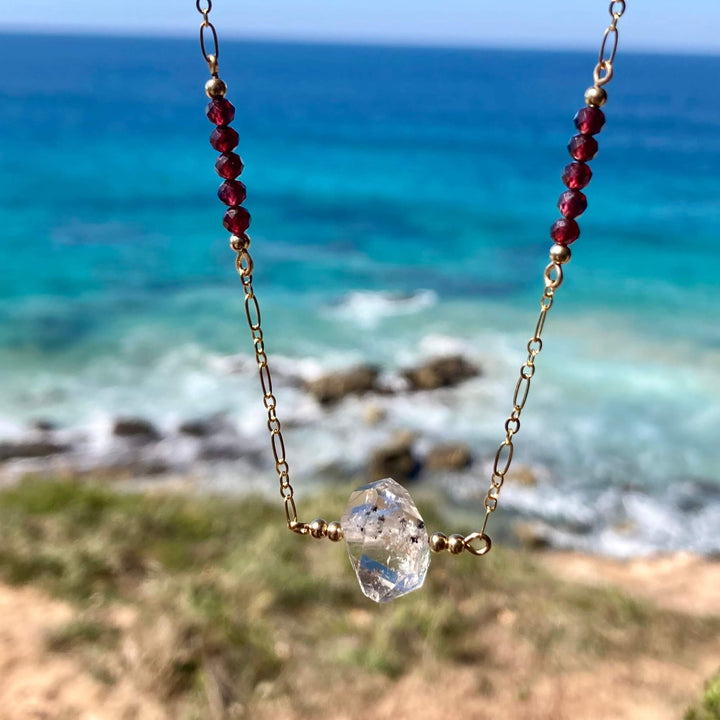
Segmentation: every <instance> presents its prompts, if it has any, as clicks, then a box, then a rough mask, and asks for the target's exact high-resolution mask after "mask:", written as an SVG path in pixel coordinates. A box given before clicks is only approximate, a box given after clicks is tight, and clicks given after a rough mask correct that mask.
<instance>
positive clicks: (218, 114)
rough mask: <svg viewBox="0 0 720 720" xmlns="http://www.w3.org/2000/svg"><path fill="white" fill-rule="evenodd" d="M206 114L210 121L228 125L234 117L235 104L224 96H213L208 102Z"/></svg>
mask: <svg viewBox="0 0 720 720" xmlns="http://www.w3.org/2000/svg"><path fill="white" fill-rule="evenodd" d="M207 116H208V120H209V121H210V122H211V123H215V124H216V125H229V124H230V123H231V122H232V121H233V118H234V117H235V106H234V105H233V104H232V103H231V102H230V101H229V100H226V99H225V98H213V99H212V100H211V101H210V102H209V103H208V106H207Z"/></svg>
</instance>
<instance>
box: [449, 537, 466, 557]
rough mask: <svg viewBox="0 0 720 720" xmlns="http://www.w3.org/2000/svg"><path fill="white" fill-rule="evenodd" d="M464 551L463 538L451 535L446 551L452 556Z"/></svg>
mask: <svg viewBox="0 0 720 720" xmlns="http://www.w3.org/2000/svg"><path fill="white" fill-rule="evenodd" d="M464 549H465V538H464V537H463V536H462V535H451V536H450V537H449V538H448V550H449V551H450V552H451V553H452V554H453V555H459V554H460V553H461V552H462V551H463V550H464Z"/></svg>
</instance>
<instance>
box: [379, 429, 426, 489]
mask: <svg viewBox="0 0 720 720" xmlns="http://www.w3.org/2000/svg"><path fill="white" fill-rule="evenodd" d="M413 440H414V438H413V436H412V434H411V433H400V434H398V435H397V436H396V437H395V438H393V440H391V441H390V442H389V443H387V444H386V445H382V446H380V447H378V448H375V450H374V451H373V454H372V456H371V457H370V464H369V467H368V475H369V478H370V480H371V481H374V480H382V479H383V478H388V477H389V478H392V479H393V480H397V481H398V482H400V483H402V482H404V481H407V480H412V479H413V478H414V477H415V476H416V475H417V474H418V472H419V470H420V463H419V462H418V461H417V458H416V457H415V455H414V454H413Z"/></svg>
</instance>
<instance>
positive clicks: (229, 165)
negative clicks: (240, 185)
mask: <svg viewBox="0 0 720 720" xmlns="http://www.w3.org/2000/svg"><path fill="white" fill-rule="evenodd" d="M244 167H245V166H244V165H243V161H242V160H241V159H240V156H239V155H236V154H235V153H233V152H229V153H223V154H222V155H221V156H220V157H219V158H218V159H217V160H216V161H215V170H216V172H217V174H218V175H219V176H220V177H223V178H225V179H226V180H234V179H235V178H236V177H237V176H238V175H239V174H240V173H241V172H242V171H243V168H244Z"/></svg>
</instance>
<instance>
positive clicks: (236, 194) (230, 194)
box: [218, 180, 247, 207]
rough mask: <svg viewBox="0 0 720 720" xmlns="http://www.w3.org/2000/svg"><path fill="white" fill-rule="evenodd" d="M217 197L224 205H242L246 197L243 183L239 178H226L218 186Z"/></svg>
mask: <svg viewBox="0 0 720 720" xmlns="http://www.w3.org/2000/svg"><path fill="white" fill-rule="evenodd" d="M218 197H219V198H220V201H221V202H223V203H225V205H230V206H231V207H232V206H233V205H242V204H243V203H244V202H245V198H246V197H247V192H246V190H245V185H243V184H242V183H241V182H240V181H239V180H226V181H225V182H224V183H223V184H222V185H221V186H220V187H219V188H218Z"/></svg>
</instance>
